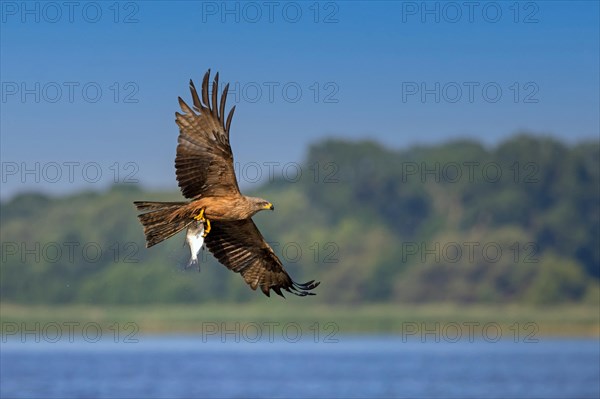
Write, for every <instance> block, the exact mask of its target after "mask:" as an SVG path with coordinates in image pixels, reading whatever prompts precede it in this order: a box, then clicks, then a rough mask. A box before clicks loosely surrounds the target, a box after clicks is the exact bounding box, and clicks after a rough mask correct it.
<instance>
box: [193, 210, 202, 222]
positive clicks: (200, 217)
mask: <svg viewBox="0 0 600 399" xmlns="http://www.w3.org/2000/svg"><path fill="white" fill-rule="evenodd" d="M194 219H196V220H199V221H201V222H204V208H202V209H201V210H200V214H199V215H198V216H196V217H194Z"/></svg>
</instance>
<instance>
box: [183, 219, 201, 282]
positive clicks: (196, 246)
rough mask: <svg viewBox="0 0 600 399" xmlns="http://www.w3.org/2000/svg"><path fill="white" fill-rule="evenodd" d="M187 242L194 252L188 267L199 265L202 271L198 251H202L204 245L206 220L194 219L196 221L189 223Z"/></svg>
mask: <svg viewBox="0 0 600 399" xmlns="http://www.w3.org/2000/svg"><path fill="white" fill-rule="evenodd" d="M185 242H186V243H187V244H188V245H189V247H190V251H191V253H192V255H191V258H190V261H189V262H188V264H187V266H186V269H189V268H190V267H192V266H197V267H198V271H200V263H199V262H198V253H200V250H201V249H202V245H204V222H201V221H197V220H194V222H193V223H192V224H190V225H189V227H188V228H187V233H186V235H185Z"/></svg>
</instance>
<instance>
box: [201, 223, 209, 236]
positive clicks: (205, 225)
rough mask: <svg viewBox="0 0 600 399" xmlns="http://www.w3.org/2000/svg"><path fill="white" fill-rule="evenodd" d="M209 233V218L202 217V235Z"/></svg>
mask: <svg viewBox="0 0 600 399" xmlns="http://www.w3.org/2000/svg"><path fill="white" fill-rule="evenodd" d="M208 233H210V220H208V219H204V234H202V237H206V236H207V235H208Z"/></svg>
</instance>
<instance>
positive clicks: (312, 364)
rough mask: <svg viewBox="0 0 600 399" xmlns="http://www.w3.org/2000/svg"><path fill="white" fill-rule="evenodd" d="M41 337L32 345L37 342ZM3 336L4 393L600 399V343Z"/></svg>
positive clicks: (1, 390) (9, 395) (10, 395)
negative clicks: (43, 339)
mask: <svg viewBox="0 0 600 399" xmlns="http://www.w3.org/2000/svg"><path fill="white" fill-rule="evenodd" d="M32 341H33V342H32ZM137 341H138V342H129V343H124V342H119V343H114V342H113V341H112V340H101V341H99V342H95V343H91V342H85V341H81V340H74V341H73V342H69V341H68V340H61V341H59V342H55V343H52V342H39V343H38V342H35V340H33V339H30V340H25V342H21V340H19V341H16V340H8V341H7V342H2V349H1V356H0V367H1V368H0V381H1V386H0V394H1V395H0V396H1V397H2V398H13V397H23V398H38V397H39V398H42V397H43V398H70V397H78V398H92V397H94V398H104V397H106V398H179V397H186V398H193V397H202V398H207V397H208V398H229V397H237V398H242V397H262V398H270V397H279V398H283V397H285V398H288V397H294V398H323V397H330V398H379V397H381V398H397V397H416V398H459V397H460V398H464V397H473V398H487V397H494V398H497V397H503V398H542V397H543V398H586V397H587V398H598V397H599V396H600V344H599V343H598V341H597V340H595V339H544V338H540V339H539V342H537V343H525V342H519V343H515V342H513V341H512V340H501V341H499V342H496V343H491V342H484V341H482V342H468V341H467V342H455V343H453V342H439V343H436V342H426V343H423V342H420V341H412V342H411V341H408V342H403V340H402V339H400V338H399V337H344V336H340V337H338V338H337V341H338V342H323V341H322V340H321V341H320V342H318V343H315V342H314V341H312V340H302V341H300V342H295V343H291V342H285V341H282V340H276V341H273V342H265V341H264V340H263V341H259V342H239V343H238V342H231V340H229V341H227V342H225V343H223V342H221V341H220V340H205V339H201V338H199V337H194V336H161V337H148V336H141V337H138V339H137Z"/></svg>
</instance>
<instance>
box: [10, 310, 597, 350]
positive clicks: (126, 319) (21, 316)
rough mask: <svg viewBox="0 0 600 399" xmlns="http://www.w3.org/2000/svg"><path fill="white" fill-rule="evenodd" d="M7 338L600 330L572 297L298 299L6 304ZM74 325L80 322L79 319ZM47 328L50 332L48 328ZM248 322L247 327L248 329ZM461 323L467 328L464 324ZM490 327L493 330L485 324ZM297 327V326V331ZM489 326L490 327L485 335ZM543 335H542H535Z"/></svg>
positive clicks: (504, 334)
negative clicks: (468, 301) (339, 302)
mask: <svg viewBox="0 0 600 399" xmlns="http://www.w3.org/2000/svg"><path fill="white" fill-rule="evenodd" d="M0 319H1V324H2V336H3V338H2V339H3V342H5V341H6V337H7V336H8V335H15V334H19V333H24V332H25V331H30V334H33V335H34V333H32V332H31V331H40V332H41V334H42V335H43V334H50V333H52V336H54V335H55V333H56V331H57V329H58V328H60V329H62V333H67V332H68V329H69V328H72V329H73V330H74V331H81V329H82V328H84V327H85V326H86V324H89V323H93V324H94V325H96V326H100V328H101V329H102V330H106V331H108V330H111V331H112V330H114V329H115V328H118V329H121V330H123V331H122V332H123V333H127V332H134V331H135V334H139V335H140V336H142V335H156V334H179V333H184V334H201V335H205V334H207V332H210V333H211V334H213V335H214V333H218V332H219V331H235V330H236V329H238V330H240V331H241V332H242V335H244V334H248V335H249V336H256V330H257V329H259V330H260V329H265V328H267V327H269V328H272V329H273V331H275V332H281V331H282V329H285V328H288V327H293V329H294V331H295V330H297V329H298V328H300V329H301V330H302V331H304V332H305V333H306V334H308V333H309V332H310V334H311V336H312V335H314V334H317V331H318V334H320V335H321V336H331V337H335V336H344V335H372V334H386V335H398V336H402V337H417V338H418V337H422V336H425V337H426V338H427V337H428V339H429V340H435V336H436V335H437V336H439V337H441V339H442V340H444V339H445V338H448V339H452V340H453V339H455V337H456V336H457V335H460V336H461V337H463V339H466V338H467V337H468V336H469V333H471V334H472V335H474V336H475V337H478V336H489V337H492V338H494V337H497V336H498V335H499V334H500V337H501V338H502V339H513V340H515V342H517V340H518V342H529V341H528V340H529V339H539V338H542V337H545V338H550V337H600V316H599V313H598V306H594V305H590V304H568V305H557V306H549V307H531V306H521V305H479V304H478V305H467V306H465V305H456V304H433V303H432V304H419V305H394V304H367V305H358V306H350V305H344V306H327V305H319V304H315V305H312V304H311V305H310V306H306V305H305V304H304V305H298V304H292V303H269V304H256V303H249V304H219V303H202V304H198V305H189V304H185V305H139V306H95V305H89V306H88V305H52V306H46V305H21V304H12V303H2V304H1V305H0ZM71 326H72V327H71ZM44 329H46V332H43V330H44ZM242 330H243V331H242ZM459 330H460V331H459ZM484 330H485V331H484ZM294 334H295V332H294ZM484 334H485V335H484ZM533 342H535V341H533Z"/></svg>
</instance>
